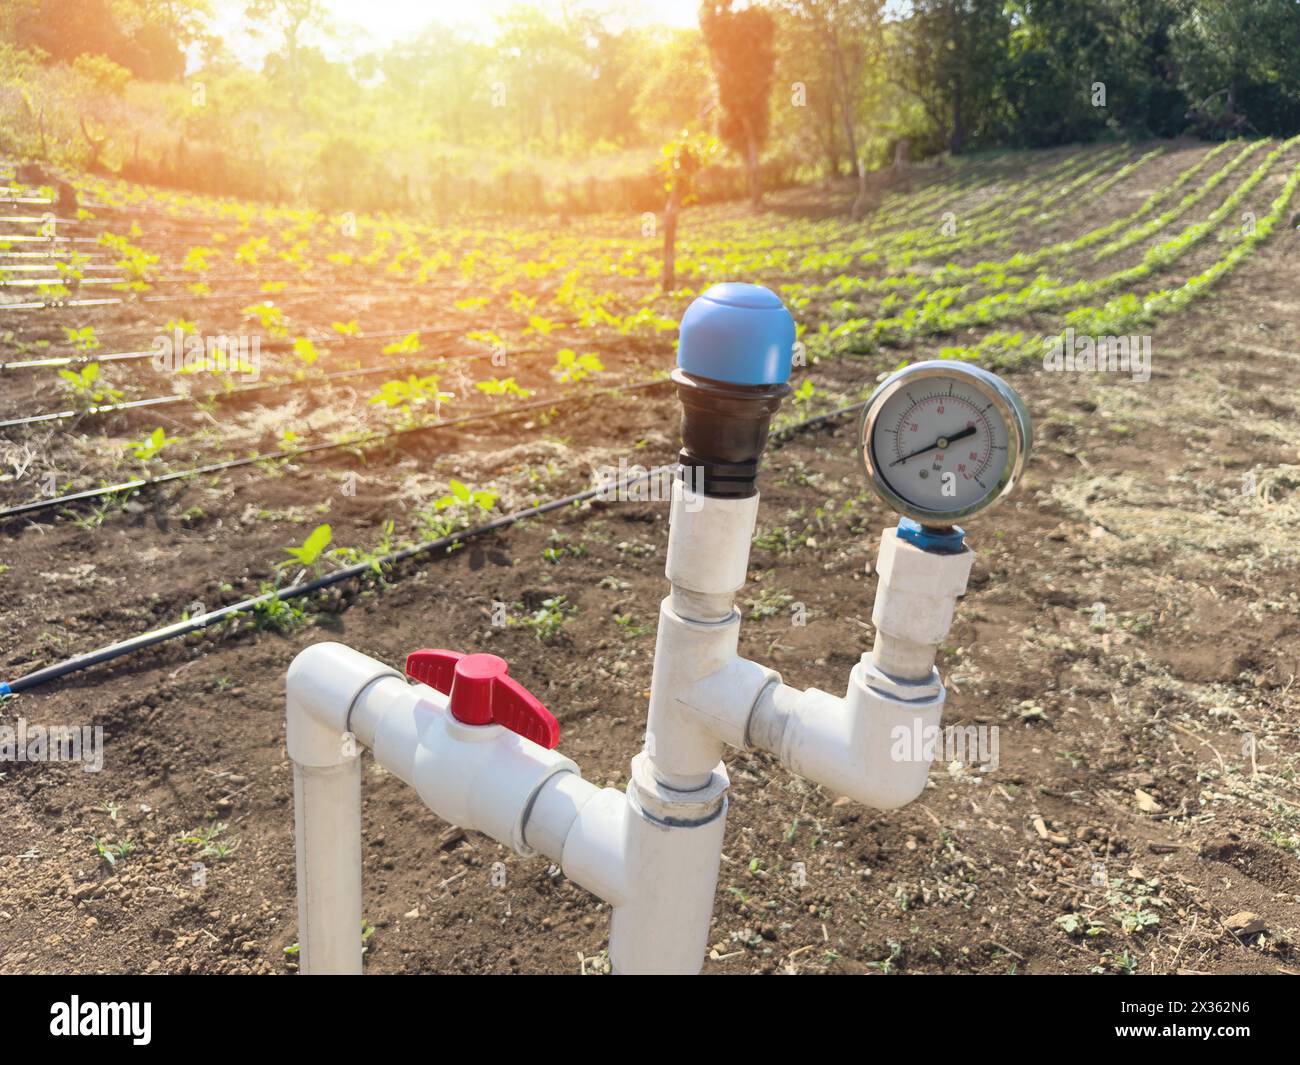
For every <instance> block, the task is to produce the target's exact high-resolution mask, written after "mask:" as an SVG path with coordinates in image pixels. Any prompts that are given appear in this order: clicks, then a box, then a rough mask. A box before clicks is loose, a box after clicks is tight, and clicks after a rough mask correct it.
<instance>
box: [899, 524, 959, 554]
mask: <svg viewBox="0 0 1300 1065" xmlns="http://www.w3.org/2000/svg"><path fill="white" fill-rule="evenodd" d="M897 533H898V538H899V539H900V540H906V541H907V542H908V543H909V544H914V545H915V546H917V547H919V548H920V549H921V550H922V551H932V552H934V553H935V554H936V555H955V554H957V553H958V552H960V551H961V549H962V545H963V544H964V543H965V542H966V530H965V529H963V528H962V527H961V526H960V525H953V526H951V527H949V528H948V530H947V531H946V532H945V531H940V530H938V529H928V528H926V527H925V526H924V525H922V524H921V523H920V522H919V521H913V520H912V519H911V518H899V519H898V529H897Z"/></svg>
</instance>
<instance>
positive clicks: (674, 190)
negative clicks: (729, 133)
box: [659, 130, 718, 292]
mask: <svg viewBox="0 0 1300 1065" xmlns="http://www.w3.org/2000/svg"><path fill="white" fill-rule="evenodd" d="M717 153H718V142H717V140H716V139H715V138H713V137H710V136H708V135H707V134H703V133H696V134H693V135H692V134H688V133H687V132H686V131H685V130H683V131H682V134H681V136H679V137H677V138H676V139H675V140H671V141H669V142H668V143H667V144H665V145H664V147H663V151H662V153H661V156H662V158H661V159H660V161H659V172H660V173H661V174H662V175H663V179H664V191H665V192H667V193H668V202H667V203H666V204H665V205H664V273H663V286H662V287H663V290H664V291H665V292H670V291H671V290H672V289H673V288H674V287H675V286H676V284H677V272H676V262H677V216H678V213H679V212H680V211H681V208H682V207H683V206H684V205H685V204H687V203H689V202H690V201H691V185H692V183H693V182H694V180H695V175H696V174H697V173H698V172H699V171H700V170H701V169H703V168H704V167H705V166H707V165H708V164H709V161H710V160H712V159H713V157H714V156H715V155H717Z"/></svg>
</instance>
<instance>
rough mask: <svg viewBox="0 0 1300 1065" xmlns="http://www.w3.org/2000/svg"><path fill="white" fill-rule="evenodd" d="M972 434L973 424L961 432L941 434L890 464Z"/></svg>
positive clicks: (904, 460)
mask: <svg viewBox="0 0 1300 1065" xmlns="http://www.w3.org/2000/svg"><path fill="white" fill-rule="evenodd" d="M974 435H975V426H973V425H968V426H966V428H965V429H963V430H961V432H958V433H953V434H952V436H941V437H939V439H938V440H936V441H935V442H934V443H933V444H928V445H927V446H925V447H923V448H918V449H917V450H916V451H913V452H912V453H911V454H910V455H904V456H903V457H902V458H901V459H894V461H893V462H891V463H890V465H891V466H897V465H898V464H899V463H900V462H906V461H907V460H908V459H914V458H916V456H917V455H924V454H925V453H926V452H927V451H934V450H935V449H936V448H939V449H944V448H947V446H948V445H949V444H951V443H952V442H953V441H954V440H963V439H965V438H966V437H968V436H974Z"/></svg>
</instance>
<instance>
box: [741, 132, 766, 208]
mask: <svg viewBox="0 0 1300 1065" xmlns="http://www.w3.org/2000/svg"><path fill="white" fill-rule="evenodd" d="M746 139H747V141H748V144H747V145H746V150H745V168H746V169H747V170H748V172H749V203H750V206H751V207H754V208H758V207H761V206H762V205H763V185H762V178H761V177H760V176H759V170H758V138H757V137H755V136H754V135H753V133H750V134H749V135H748V137H747V138H746Z"/></svg>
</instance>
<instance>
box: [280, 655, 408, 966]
mask: <svg viewBox="0 0 1300 1065" xmlns="http://www.w3.org/2000/svg"><path fill="white" fill-rule="evenodd" d="M395 675H396V674H395V673H394V670H392V669H391V668H389V667H388V666H386V665H384V664H383V663H382V662H376V661H375V660H374V659H373V658H367V657H366V656H365V655H363V654H360V653H358V652H357V651H353V650H352V649H351V648H348V647H344V646H343V645H342V644H337V643H319V644H314V645H313V646H311V647H308V648H307V649H306V650H305V651H303V652H301V653H300V654H299V655H298V656H297V657H296V658H295V659H294V660H293V664H292V665H291V666H290V667H289V676H288V680H287V683H286V691H287V696H288V698H287V709H286V716H285V725H286V736H285V741H286V746H287V747H288V751H289V757H290V759H292V761H293V813H294V843H295V850H296V869H297V879H298V969H299V971H300V972H302V973H305V974H314V973H339V974H356V973H359V972H361V759H360V758H359V757H358V755H359V753H360V752H359V751H358V749H357V744H356V741H355V738H354V737H353V736H352V735H351V733H350V732H349V731H348V713H349V711H350V710H351V707H352V703H353V701H354V700H355V699H356V698H357V697H358V696H359V695H360V694H361V693H362V692H363V691H365V690H366V689H367V688H369V687H370V686H371V685H372V684H373V683H374V682H375V681H376V680H379V679H381V678H384V677H393V676H395ZM399 683H400V680H399Z"/></svg>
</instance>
